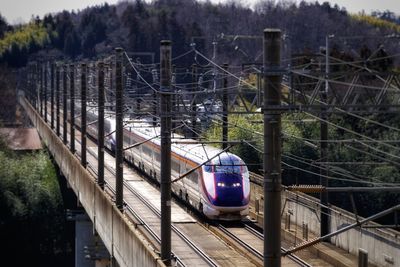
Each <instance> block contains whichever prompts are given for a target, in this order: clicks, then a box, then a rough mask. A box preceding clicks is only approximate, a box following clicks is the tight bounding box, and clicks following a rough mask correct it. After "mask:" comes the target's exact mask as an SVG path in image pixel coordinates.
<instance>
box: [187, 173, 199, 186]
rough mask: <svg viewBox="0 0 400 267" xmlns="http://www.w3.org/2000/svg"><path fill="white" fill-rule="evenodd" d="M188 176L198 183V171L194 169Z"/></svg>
mask: <svg viewBox="0 0 400 267" xmlns="http://www.w3.org/2000/svg"><path fill="white" fill-rule="evenodd" d="M188 178H189V180H190V181H192V182H193V183H195V184H197V183H198V179H199V178H198V174H197V171H194V172H192V173H191V174H189V175H188Z"/></svg>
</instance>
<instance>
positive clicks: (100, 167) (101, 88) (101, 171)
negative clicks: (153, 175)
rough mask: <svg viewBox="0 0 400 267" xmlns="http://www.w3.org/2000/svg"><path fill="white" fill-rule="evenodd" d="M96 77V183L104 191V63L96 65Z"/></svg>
mask: <svg viewBox="0 0 400 267" xmlns="http://www.w3.org/2000/svg"><path fill="white" fill-rule="evenodd" d="M97 75H98V76H97V77H98V83H97V86H98V101H97V104H98V113H99V114H98V115H99V116H98V120H99V122H98V130H97V132H98V135H97V137H98V138H97V140H98V144H97V145H98V147H97V149H98V151H97V153H98V170H97V175H98V179H97V183H98V184H99V186H100V187H101V188H102V189H104V63H103V62H99V63H98V64H97Z"/></svg>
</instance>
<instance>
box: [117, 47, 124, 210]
mask: <svg viewBox="0 0 400 267" xmlns="http://www.w3.org/2000/svg"><path fill="white" fill-rule="evenodd" d="M122 52H123V50H122V48H116V49H115V53H116V55H115V120H116V122H115V123H116V125H115V127H116V132H115V136H116V140H115V141H116V148H115V164H116V166H115V170H116V184H115V189H116V193H115V202H116V205H117V207H118V209H119V210H121V211H123V208H124V207H123V181H124V176H123V175H124V174H123V160H124V159H123V111H122V109H123V106H124V103H123V88H122V86H123V83H122Z"/></svg>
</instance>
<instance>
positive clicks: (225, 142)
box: [222, 63, 229, 149]
mask: <svg viewBox="0 0 400 267" xmlns="http://www.w3.org/2000/svg"><path fill="white" fill-rule="evenodd" d="M223 68H224V70H225V71H228V64H226V63H225V64H224V65H223ZM223 75H224V89H223V91H222V149H226V148H227V147H228V106H229V103H228V101H229V100H228V74H227V72H224V74H223Z"/></svg>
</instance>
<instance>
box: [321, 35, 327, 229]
mask: <svg viewBox="0 0 400 267" xmlns="http://www.w3.org/2000/svg"><path fill="white" fill-rule="evenodd" d="M325 42H326V47H325V88H322V89H321V102H322V103H321V107H322V108H321V115H320V116H321V122H320V139H321V142H320V161H321V162H327V161H328V159H327V155H328V143H327V141H326V140H328V123H327V119H328V116H327V114H326V108H324V103H326V100H327V93H328V88H329V83H328V75H329V36H326V39H325ZM320 175H321V176H320V185H321V186H324V187H328V186H329V185H328V179H327V176H328V171H327V169H326V167H322V168H321V169H320ZM320 201H321V214H320V218H321V229H320V235H321V236H324V235H327V234H328V233H329V216H328V212H329V209H328V208H327V206H328V192H326V191H325V192H321V194H320Z"/></svg>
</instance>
